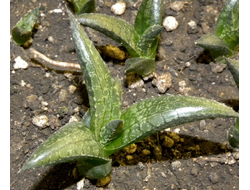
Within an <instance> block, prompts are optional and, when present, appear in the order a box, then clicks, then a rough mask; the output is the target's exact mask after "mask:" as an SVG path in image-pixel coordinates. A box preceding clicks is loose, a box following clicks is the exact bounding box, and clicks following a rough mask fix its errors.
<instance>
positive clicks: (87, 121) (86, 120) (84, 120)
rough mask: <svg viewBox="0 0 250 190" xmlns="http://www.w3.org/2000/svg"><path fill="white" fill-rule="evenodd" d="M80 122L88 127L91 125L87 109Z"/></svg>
mask: <svg viewBox="0 0 250 190" xmlns="http://www.w3.org/2000/svg"><path fill="white" fill-rule="evenodd" d="M82 123H83V124H84V125H86V127H88V128H90V127H91V115H90V111H89V109H88V111H87V112H86V113H85V114H84V116H83V118H82Z"/></svg>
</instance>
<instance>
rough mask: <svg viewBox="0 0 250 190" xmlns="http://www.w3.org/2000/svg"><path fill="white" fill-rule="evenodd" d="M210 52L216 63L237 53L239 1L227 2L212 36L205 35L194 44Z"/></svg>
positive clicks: (231, 0) (230, 0)
mask: <svg viewBox="0 0 250 190" xmlns="http://www.w3.org/2000/svg"><path fill="white" fill-rule="evenodd" d="M195 43H196V44H197V45H199V46H201V47H203V48H205V49H207V50H209V51H210V54H211V56H212V58H213V59H214V60H215V61H216V62H223V63H225V60H224V57H230V56H234V55H235V54H236V53H238V52H239V1H238V0H228V1H227V2H226V4H225V5H224V8H223V10H222V12H221V13H220V16H219V18H218V20H217V22H216V25H215V31H214V34H207V35H204V36H203V37H201V38H200V39H199V40H197V41H196V42H195Z"/></svg>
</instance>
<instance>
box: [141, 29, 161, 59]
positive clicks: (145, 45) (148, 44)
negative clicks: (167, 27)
mask: <svg viewBox="0 0 250 190" xmlns="http://www.w3.org/2000/svg"><path fill="white" fill-rule="evenodd" d="M163 29H164V27H163V26H160V25H153V26H150V27H149V28H147V29H146V30H145V32H144V33H143V34H142V36H141V38H140V40H139V42H138V47H139V48H140V49H141V52H142V53H141V55H142V56H144V57H148V58H154V54H153V55H152V53H153V52H154V51H153V52H152V49H154V47H153V45H154V43H153V42H154V41H155V39H157V36H158V35H159V34H160V33H161V31H162V30H163ZM156 45H158V43H157V44H156Z"/></svg>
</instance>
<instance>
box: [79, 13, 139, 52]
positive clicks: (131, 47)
mask: <svg viewBox="0 0 250 190" xmlns="http://www.w3.org/2000/svg"><path fill="white" fill-rule="evenodd" d="M76 18H77V19H78V21H79V22H80V23H81V24H83V25H84V26H88V27H90V28H93V29H95V30H97V31H99V32H101V33H103V34H105V35H106V36H108V37H110V38H111V39H113V40H115V41H117V42H118V43H120V44H122V45H123V46H124V47H125V48H126V49H127V50H128V52H129V53H130V55H131V56H133V57H138V56H139V55H140V52H139V50H138V48H137V45H136V44H137V42H138V40H139V36H138V34H137V33H136V31H135V30H134V28H133V26H131V25H130V24H129V23H127V22H126V21H125V20H122V19H120V18H117V17H113V16H109V15H104V14H97V13H95V14H94V13H90V14H81V15H78V16H77V17H76Z"/></svg>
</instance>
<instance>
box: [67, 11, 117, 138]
mask: <svg viewBox="0 0 250 190" xmlns="http://www.w3.org/2000/svg"><path fill="white" fill-rule="evenodd" d="M68 14H69V18H70V23H71V29H72V35H73V39H74V44H75V48H76V53H77V56H78V61H79V63H80V65H81V68H82V71H83V77H84V79H85V82H86V87H87V91H88V96H89V102H90V115H91V128H90V129H91V131H92V132H93V133H94V135H95V138H96V139H97V141H98V142H100V131H101V128H102V127H103V126H104V125H105V124H106V123H108V122H109V121H111V120H115V119H119V118H120V115H121V101H120V100H121V96H120V95H121V93H120V90H118V88H113V87H114V86H117V82H115V81H114V80H113V78H112V77H111V75H110V73H109V70H108V68H107V65H106V64H105V62H104V61H103V60H102V58H101V56H100V54H99V53H98V51H97V50H96V48H95V46H94V45H93V43H92V42H91V41H90V39H89V38H88V36H87V34H86V33H85V32H84V30H83V28H82V27H81V25H80V24H79V23H78V21H77V20H76V18H74V16H73V15H72V14H71V13H70V12H69V11H68Z"/></svg>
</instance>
